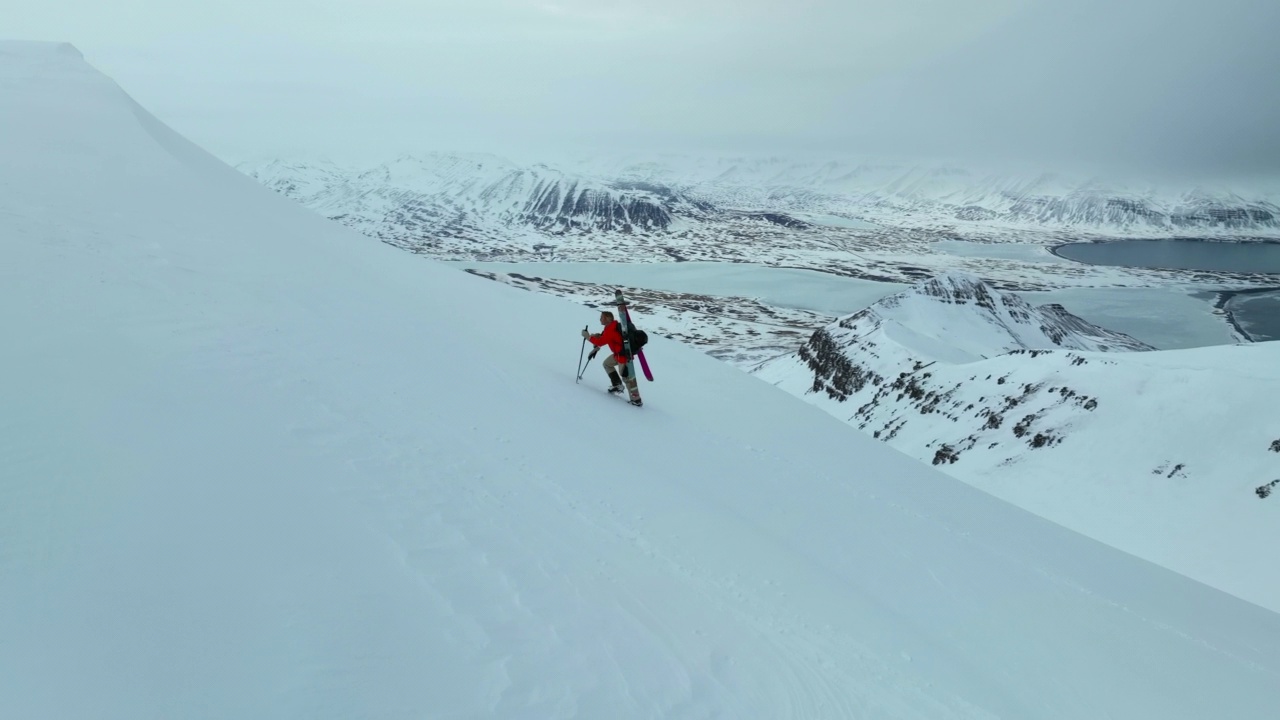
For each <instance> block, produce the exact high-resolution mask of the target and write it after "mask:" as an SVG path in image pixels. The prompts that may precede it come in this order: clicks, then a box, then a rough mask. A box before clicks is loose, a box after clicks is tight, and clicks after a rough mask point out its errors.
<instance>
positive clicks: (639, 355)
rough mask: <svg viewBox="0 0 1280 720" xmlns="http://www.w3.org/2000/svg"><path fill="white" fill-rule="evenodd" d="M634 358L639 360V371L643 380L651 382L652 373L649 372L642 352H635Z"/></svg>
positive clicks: (647, 362) (647, 363)
mask: <svg viewBox="0 0 1280 720" xmlns="http://www.w3.org/2000/svg"><path fill="white" fill-rule="evenodd" d="M636 358H638V359H639V360H640V369H641V370H643V371H644V379H645V380H648V381H649V382H653V373H651V372H649V361H648V360H645V359H644V350H637V351H636Z"/></svg>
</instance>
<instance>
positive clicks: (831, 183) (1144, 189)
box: [240, 153, 1280, 259]
mask: <svg viewBox="0 0 1280 720" xmlns="http://www.w3.org/2000/svg"><path fill="white" fill-rule="evenodd" d="M562 167H566V168H570V170H561V169H555V168H552V167H550V166H548V165H545V164H538V165H529V166H520V165H517V164H515V163H511V162H509V161H505V160H502V159H500V158H496V157H492V156H480V155H453V154H446V153H433V154H427V155H421V156H404V157H401V158H398V159H396V160H394V161H392V162H389V163H386V164H383V165H379V166H376V167H373V168H369V169H358V170H343V169H340V168H338V167H336V166H333V165H325V164H303V163H297V162H284V161H279V160H274V161H266V162H259V163H244V164H242V165H241V166H240V168H241V170H243V171H244V172H246V173H248V174H249V175H251V176H253V177H256V178H258V179H259V180H260V181H262V182H263V183H264V184H266V185H268V186H269V187H272V188H274V189H276V190H278V191H280V192H282V193H284V194H286V195H288V196H290V197H293V198H294V199H296V200H298V201H300V202H302V203H303V204H305V205H307V206H308V207H312V208H314V209H316V210H318V211H320V212H322V213H323V214H325V215H326V216H328V217H331V218H335V219H339V220H341V221H342V222H344V223H347V224H349V225H351V226H353V227H356V228H357V229H360V230H361V231H362V232H365V233H366V234H370V235H374V236H376V237H380V238H383V239H386V240H391V241H395V242H400V243H404V244H407V245H418V246H422V247H424V248H433V252H435V253H440V252H441V251H442V250H443V249H444V248H441V246H440V245H439V243H438V242H434V241H435V240H436V239H437V238H439V237H442V236H443V237H456V236H458V235H459V234H460V233H468V234H475V233H477V232H479V233H481V234H482V235H483V234H485V233H484V232H483V228H485V227H486V226H488V225H491V224H493V223H497V224H499V225H500V226H502V227H503V228H504V229H505V230H506V232H508V233H509V232H510V231H511V229H512V228H529V229H531V230H533V231H536V232H539V233H542V234H545V235H547V236H560V235H563V234H565V233H574V232H592V231H602V230H603V231H619V232H625V233H637V232H638V233H658V234H664V233H670V232H672V231H673V230H675V229H677V228H688V227H690V226H691V225H699V224H708V225H711V226H715V225H716V224H719V223H724V222H726V221H730V222H731V221H733V220H735V219H737V218H739V217H740V216H741V214H742V213H744V212H745V213H748V214H749V215H752V216H755V217H763V218H764V219H766V220H773V221H775V222H777V223H778V224H780V225H782V226H783V227H793V228H797V229H804V228H806V227H807V226H808V225H809V223H808V222H806V221H805V220H804V218H803V214H804V213H813V212H818V213H828V214H835V215H837V216H839V217H843V218H850V219H852V218H860V219H862V220H866V221H870V222H872V223H887V224H890V225H893V226H898V227H911V228H918V229H932V230H937V231H949V232H958V233H961V234H963V235H967V236H974V237H984V236H987V235H996V236H999V235H1002V234H1007V233H1009V232H1016V231H1020V232H1065V231H1070V232H1074V233H1077V234H1084V235H1099V236H1111V237H1117V236H1119V237H1167V236H1171V235H1173V236H1186V237H1209V238H1212V237H1230V238H1240V237H1255V236H1263V237H1280V182H1277V183H1274V184H1275V185H1276V186H1277V187H1275V188H1271V187H1269V186H1265V185H1263V186H1251V187H1247V188H1238V187H1233V186H1230V185H1217V186H1215V185H1206V184H1192V185H1186V184H1184V185H1178V184H1176V183H1171V182H1165V183H1163V184H1161V183H1151V182H1145V183H1144V182H1118V181H1107V180H1102V179H1099V178H1092V177H1079V178H1071V177H1067V176H1064V175H1060V174H1048V173H1043V172H1039V173H1025V172H1024V173H1009V172H982V171H977V170H973V169H970V168H964V167H948V166H920V165H894V164H876V163H857V162H841V161H836V160H827V161H821V162H819V161H812V162H810V161H800V160H783V159H778V158H718V159H696V158H691V159H686V158H672V159H667V160H661V159H643V160H639V159H637V160H631V161H628V160H625V159H623V160H608V159H603V158H591V159H584V160H579V161H573V160H569V161H565V162H564V164H563V165H562ZM791 213H798V214H799V215H792V214H791ZM766 216H769V217H766ZM455 259H456V258H455Z"/></svg>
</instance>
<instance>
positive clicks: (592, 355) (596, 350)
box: [587, 348, 600, 360]
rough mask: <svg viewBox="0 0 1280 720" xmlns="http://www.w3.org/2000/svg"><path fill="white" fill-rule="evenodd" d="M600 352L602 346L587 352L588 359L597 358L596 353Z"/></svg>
mask: <svg viewBox="0 0 1280 720" xmlns="http://www.w3.org/2000/svg"><path fill="white" fill-rule="evenodd" d="M598 352H600V348H596V349H594V350H592V351H591V352H589V353H587V359H588V360H595V359H596V353H598Z"/></svg>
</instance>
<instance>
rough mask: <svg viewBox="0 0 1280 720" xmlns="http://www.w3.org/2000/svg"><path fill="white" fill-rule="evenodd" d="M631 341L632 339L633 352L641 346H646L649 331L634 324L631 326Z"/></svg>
mask: <svg viewBox="0 0 1280 720" xmlns="http://www.w3.org/2000/svg"><path fill="white" fill-rule="evenodd" d="M630 341H631V352H633V353H634V352H636V351H637V350H639V349H640V348H642V347H644V345H645V343H647V342H649V333H647V332H645V331H643V330H641V329H640V328H638V327H634V326H633V327H632V328H631V338H630Z"/></svg>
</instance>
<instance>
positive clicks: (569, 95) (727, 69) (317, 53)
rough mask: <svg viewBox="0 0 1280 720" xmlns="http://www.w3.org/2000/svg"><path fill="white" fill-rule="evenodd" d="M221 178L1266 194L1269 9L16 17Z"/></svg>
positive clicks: (1191, 2) (1203, 3)
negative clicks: (725, 174)
mask: <svg viewBox="0 0 1280 720" xmlns="http://www.w3.org/2000/svg"><path fill="white" fill-rule="evenodd" d="M22 13H23V14H24V16H23V17H19V18H18V20H17V21H16V22H15V23H14V26H16V28H17V32H18V33H19V34H20V36H21V37H29V38H32V39H44V40H67V41H70V42H73V43H75V44H76V45H77V46H78V47H80V49H81V50H82V51H84V53H85V55H86V57H87V58H88V59H89V60H90V61H91V62H93V63H95V64H96V65H97V66H98V67H100V68H101V69H103V70H104V71H105V72H107V73H108V74H110V75H112V76H113V77H115V78H116V79H117V80H118V81H119V82H120V83H121V84H122V85H123V86H124V87H125V89H126V90H128V91H129V92H130V93H131V94H133V95H134V97H135V98H137V99H138V100H139V101H140V102H142V103H143V104H144V105H146V106H147V107H149V108H150V109H152V110H153V112H155V113H156V114H157V115H159V116H160V117H161V119H163V120H165V121H167V122H169V123H170V124H172V125H174V126H175V127H176V128H177V129H178V130H180V131H181V132H184V133H185V134H187V135H189V136H190V137H192V138H193V139H194V140H196V141H197V142H200V143H201V144H204V145H205V146H206V147H209V148H210V149H212V150H213V151H214V152H217V153H219V154H222V155H224V156H228V157H237V156H238V157H243V156H247V155H253V154H280V153H299V152H310V153H320V152H327V153H329V154H332V155H335V156H338V157H343V156H351V157H372V156H385V155H389V154H394V153H397V152H402V151H406V150H419V149H437V148H438V149H466V150H492V151H496V152H507V153H513V152H516V151H525V152H527V153H529V154H537V153H539V152H543V151H545V152H555V151H560V150H565V149H582V148H586V147H591V148H605V149H609V148H614V149H618V150H622V151H627V152H632V151H638V150H650V149H651V150H660V149H661V150H667V149H674V150H685V151H688V150H701V151H708V152H721V151H726V152H727V151H762V152H778V153H798V152H806V153H819V154H827V153H830V154H839V155H851V154H862V153H873V154H880V155H917V156H924V157H931V156H947V157H958V158H969V159H971V158H980V159H990V160H1000V159H1017V160H1022V161H1029V162H1047V163H1050V162H1065V161H1068V160H1069V161H1072V162H1076V163H1081V164H1103V163H1107V164H1118V165H1124V166H1128V167H1138V168H1160V169H1161V170H1162V171H1170V172H1172V171H1175V170H1176V171H1186V172H1246V171H1248V172H1254V171H1257V172H1270V171H1275V170H1277V169H1280V148H1278V147H1277V142H1280V141H1277V140H1276V133H1275V132H1273V129H1274V128H1276V127H1280V122H1278V121H1280V111H1278V110H1277V102H1278V100H1277V98H1278V96H1280V92H1278V91H1277V81H1276V80H1275V78H1276V77H1277V76H1280V53H1277V51H1276V50H1275V47H1276V43H1275V42H1274V41H1273V39H1272V38H1271V37H1270V35H1273V34H1274V30H1273V28H1275V27H1277V26H1280V23H1277V20H1280V4H1276V3H1274V2H1271V1H1270V0H1267V1H1263V0H1217V1H1214V2H1209V1H1207V0H1167V1H1165V2H1156V0H1127V1H1126V2H1118V3H1108V2H1102V1H1101V0H1072V1H1069V2H1068V1H1062V0H981V1H972V2H967V3H956V2H953V1H952V0H897V1H896V2H892V3H890V2H880V3H869V2H849V1H848V0H788V1H787V2H782V1H779V0H645V1H644V2H641V1H640V0H614V1H613V2H604V1H603V0H591V1H587V0H429V1H427V2H423V1H422V0H414V1H410V0H369V1H367V2H357V1H356V0H306V1H305V2H303V1H301V0H273V1H271V2H264V3H253V4H245V5H243V6H241V5H237V4H234V3H224V4H219V5H218V6H217V7H205V8H198V7H197V8H186V7H184V8H182V10H181V12H178V11H177V10H174V9H172V8H171V4H170V3H165V2H161V1H160V0H122V1H121V2H120V3H112V4H111V7H110V8H106V7H99V4H98V3H91V2H87V0H86V1H85V2H83V3H80V2H74V1H72V0H63V2H62V3H61V6H60V7H49V6H48V5H47V4H32V6H31V7H29V8H25V9H24V10H23V11H22Z"/></svg>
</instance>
